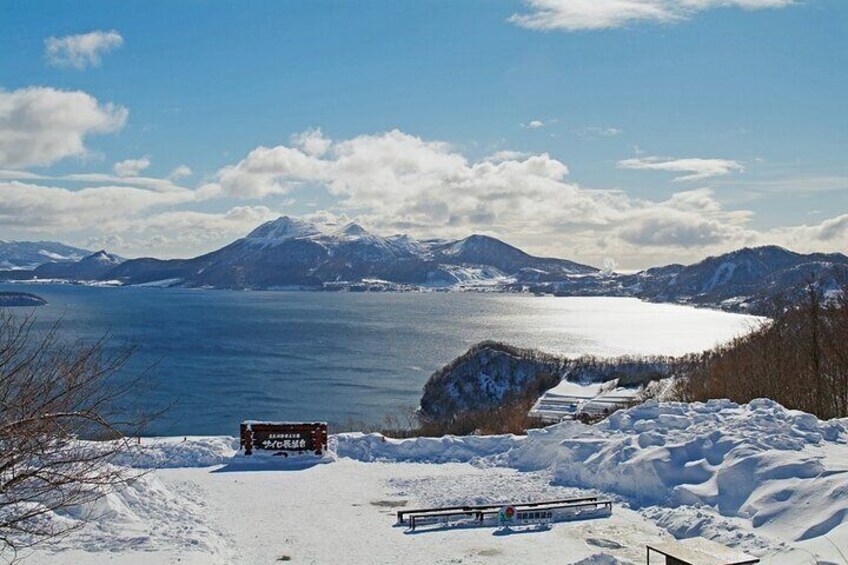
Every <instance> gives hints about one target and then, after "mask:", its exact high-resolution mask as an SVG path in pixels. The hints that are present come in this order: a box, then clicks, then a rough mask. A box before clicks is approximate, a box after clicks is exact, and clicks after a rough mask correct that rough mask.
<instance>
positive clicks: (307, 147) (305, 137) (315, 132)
mask: <svg viewBox="0 0 848 565" xmlns="http://www.w3.org/2000/svg"><path fill="white" fill-rule="evenodd" d="M291 141H292V145H294V146H295V147H298V148H300V149H302V150H303V152H304V153H306V154H307V155H311V156H312V157H320V156H321V155H323V154H324V153H326V152H327V149H329V148H330V144H331V143H332V142H331V141H330V140H329V139H327V138H326V137H324V134H322V133H321V128H315V129H308V130H306V131H304V132H301V133H297V134H295V135H293V136H291Z"/></svg>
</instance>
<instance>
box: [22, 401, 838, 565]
mask: <svg viewBox="0 0 848 565" xmlns="http://www.w3.org/2000/svg"><path fill="white" fill-rule="evenodd" d="M331 444H332V446H333V447H334V448H335V452H336V455H335V457H333V458H326V459H324V460H322V461H320V462H317V463H316V464H297V463H293V462H292V461H289V462H286V461H280V460H278V459H276V458H274V459H270V458H264V459H261V458H260V459H252V460H250V461H245V459H244V458H243V457H242V458H239V457H235V458H234V455H235V449H234V448H235V447H236V445H235V440H234V439H233V438H221V437H216V438H187V439H185V440H183V438H168V439H161V440H146V441H145V442H144V443H143V445H142V446H141V448H140V450H139V453H137V454H135V456H134V457H133V461H134V465H136V466H137V467H139V468H144V469H155V470H153V471H152V472H150V473H148V474H144V475H142V476H140V477H139V478H138V480H136V481H135V482H134V483H133V484H132V485H129V486H127V487H126V488H124V489H122V490H121V491H120V492H118V493H114V494H112V495H110V496H109V497H107V498H106V499H103V500H102V501H101V502H100V503H99V504H98V507H97V508H96V509H95V514H94V516H95V520H94V521H93V523H91V524H89V525H88V526H86V527H85V528H83V529H82V530H80V531H78V532H75V533H73V534H72V535H70V536H69V537H67V538H66V539H64V540H62V541H60V542H59V543H58V544H56V545H55V546H53V547H50V548H41V549H39V550H37V551H35V552H34V553H31V554H29V556H28V559H29V562H31V563H45V564H51V563H73V564H75V565H86V564H90V563H104V562H107V563H108V562H114V563H122V564H124V563H127V564H131V565H132V564H136V563H176V562H180V563H190V564H191V563H250V564H261V563H274V562H279V561H283V560H291V562H293V563H400V562H403V563H410V564H418V563H515V562H521V563H530V562H536V563H554V562H555V563H566V564H567V563H580V564H589V563H604V564H609V563H612V564H622V563H644V546H645V544H646V543H651V542H656V541H659V540H662V539H670V538H671V537H672V536H674V537H678V538H686V537H692V536H703V537H706V538H709V539H713V540H716V541H719V542H722V543H724V544H727V545H730V546H733V547H735V548H737V549H739V550H742V551H747V552H749V553H753V554H756V555H758V556H760V557H762V558H763V562H764V563H766V564H793V563H798V564H800V563H812V562H814V561H813V559H818V562H819V563H848V560H846V559H845V556H844V555H842V554H846V553H848V422H846V421H844V420H843V421H830V422H822V421H819V420H817V419H816V418H815V417H813V416H810V415H809V414H804V413H800V412H794V411H789V410H786V409H784V408H783V407H781V406H779V405H777V404H776V403H774V402H771V401H767V400H759V401H754V402H752V403H750V404H748V405H743V406H739V405H736V404H733V403H731V402H728V401H714V402H709V403H705V404H700V403H698V404H691V405H689V404H681V403H662V404H657V403H655V402H649V403H647V404H644V405H642V406H637V407H634V408H630V409H628V410H622V411H620V412H617V413H616V414H614V415H612V416H611V417H610V418H608V419H607V420H606V421H604V422H602V423H600V424H597V425H594V426H585V425H583V424H580V423H577V422H565V423H562V424H558V425H555V426H551V427H549V428H545V429H542V430H536V431H533V432H532V433H530V434H529V435H527V436H490V437H469V438H459V437H445V438H417V439H410V440H392V439H385V438H383V437H382V436H380V435H378V434H341V435H337V436H333V437H332V438H331ZM584 493H600V494H602V495H603V496H608V497H611V498H613V499H614V500H615V501H616V504H615V506H614V510H613V514H612V516H611V517H609V518H601V519H593V520H585V521H579V522H561V523H557V524H554V525H553V526H552V527H550V528H547V529H541V530H529V531H515V532H514V533H512V534H510V535H498V532H496V531H495V530H493V529H492V528H456V529H449V528H446V529H435V530H427V531H421V532H416V533H410V532H407V531H406V530H405V529H404V528H403V527H398V526H395V519H394V513H395V512H396V511H397V510H398V509H399V508H410V507H418V506H431V505H453V504H458V503H487V502H507V501H509V502H522V501H529V500H539V499H547V498H561V497H563V496H572V495H580V494H584ZM54 519H57V520H71V521H72V520H74V519H75V517H74V516H62V517H58V516H56V517H54ZM69 523H70V522H69Z"/></svg>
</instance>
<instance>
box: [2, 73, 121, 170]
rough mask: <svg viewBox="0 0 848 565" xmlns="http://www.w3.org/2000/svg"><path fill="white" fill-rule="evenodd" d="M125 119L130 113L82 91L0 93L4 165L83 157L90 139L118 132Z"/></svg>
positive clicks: (30, 164)
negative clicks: (86, 140) (102, 102)
mask: <svg viewBox="0 0 848 565" xmlns="http://www.w3.org/2000/svg"><path fill="white" fill-rule="evenodd" d="M127 115H128V112H127V110H126V108H123V107H121V106H116V105H114V104H111V103H107V104H101V103H100V102H98V101H97V99H95V98H94V97H92V96H90V95H88V94H86V93H85V92H80V91H64V90H56V89H54V88H45V87H30V88H22V89H19V90H13V91H11V92H9V91H4V90H0V166H2V167H11V168H20V167H29V166H33V165H50V164H51V163H54V162H56V161H58V160H60V159H63V158H65V157H72V156H79V155H84V154H85V152H86V148H85V143H84V139H85V137H86V136H87V135H92V134H98V133H110V132H114V131H117V130H119V129H121V128H122V127H123V126H124V124H125V123H126V121H127Z"/></svg>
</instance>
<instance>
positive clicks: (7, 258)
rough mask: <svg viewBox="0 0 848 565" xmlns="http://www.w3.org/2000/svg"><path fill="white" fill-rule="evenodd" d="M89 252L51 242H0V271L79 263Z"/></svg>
mask: <svg viewBox="0 0 848 565" xmlns="http://www.w3.org/2000/svg"><path fill="white" fill-rule="evenodd" d="M90 254H91V251H88V250H86V249H80V248H79V247H71V246H70V245H65V244H64V243H56V242H53V241H3V240H0V269H3V270H17V269H26V270H31V269H35V268H36V267H38V266H39V265H43V264H45V263H57V262H68V261H79V260H80V259H82V258H83V257H85V256H87V255H90Z"/></svg>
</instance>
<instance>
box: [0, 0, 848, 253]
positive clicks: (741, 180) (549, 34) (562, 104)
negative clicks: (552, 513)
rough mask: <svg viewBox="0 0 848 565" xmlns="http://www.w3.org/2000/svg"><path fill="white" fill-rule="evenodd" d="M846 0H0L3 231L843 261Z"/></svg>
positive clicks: (155, 247)
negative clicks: (341, 231) (353, 226)
mask: <svg viewBox="0 0 848 565" xmlns="http://www.w3.org/2000/svg"><path fill="white" fill-rule="evenodd" d="M846 30H848V2H845V1H844V0H515V1H506V0H457V1H452V2H445V1H443V0H416V1H412V0H401V1H391V0H379V1H374V0H361V1H358V2H340V1H323V0H313V1H310V2H299V1H294V0H292V1H275V2H272V1H270V0H269V1H264V2H258V1H238V2H222V1H203V2H201V1H189V0H183V1H177V2H175V1H171V0H168V1H161V0H148V1H145V2H140V1H127V2H111V1H84V2H77V3H67V2H52V1H49V0H44V1H40V2H37V3H33V2H29V1H8V0H0V54H2V55H0V239H7V240H8V239H14V240H42V239H43V240H55V241H63V242H66V243H70V244H75V245H79V246H83V247H86V248H88V249H100V248H105V249H107V250H109V251H111V252H114V253H118V254H120V255H123V256H126V257H136V256H157V257H189V256H194V255H197V254H200V253H204V252H207V251H211V250H213V249H216V248H218V247H220V246H222V245H224V244H226V243H228V242H230V241H232V240H234V239H236V238H238V237H241V236H243V235H244V234H246V233H247V232H249V231H250V230H251V229H253V228H254V227H255V226H257V225H258V224H260V223H262V222H263V221H267V220H270V219H273V218H276V217H278V216H281V215H290V216H297V217H301V218H305V219H308V220H310V221H314V222H316V223H319V224H321V225H324V226H326V229H334V227H335V226H339V225H343V224H345V223H347V222H349V221H352V220H355V221H357V222H359V223H360V224H362V225H363V226H365V227H366V228H368V229H370V230H372V231H374V232H376V233H380V234H385V235H389V234H394V233H409V234H411V235H413V236H416V237H419V238H430V237H443V238H459V237H465V236H467V235H469V234H471V233H483V234H488V235H492V236H496V237H499V238H501V239H503V240H505V241H507V242H509V243H511V244H513V245H516V246H519V247H521V248H522V249H524V250H526V251H528V252H532V253H534V254H539V255H549V256H558V257H563V258H568V259H573V260H577V261H582V262H586V263H589V264H593V265H604V264H606V265H615V266H617V267H618V268H620V269H638V268H644V267H648V266H654V265H659V264H665V263H671V262H683V263H691V262H695V261H698V260H700V259H702V258H703V257H705V256H707V255H713V254H717V253H721V252H725V251H729V250H732V249H736V248H739V247H742V246H746V245H747V246H754V245H764V244H777V245H783V246H785V247H788V248H790V249H793V250H797V251H802V252H810V251H840V252H845V251H848V103H846V100H848V72H846V71H848V33H846Z"/></svg>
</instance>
